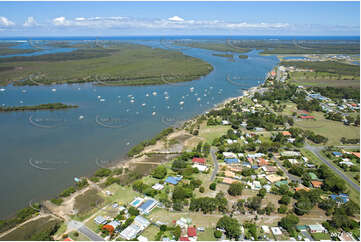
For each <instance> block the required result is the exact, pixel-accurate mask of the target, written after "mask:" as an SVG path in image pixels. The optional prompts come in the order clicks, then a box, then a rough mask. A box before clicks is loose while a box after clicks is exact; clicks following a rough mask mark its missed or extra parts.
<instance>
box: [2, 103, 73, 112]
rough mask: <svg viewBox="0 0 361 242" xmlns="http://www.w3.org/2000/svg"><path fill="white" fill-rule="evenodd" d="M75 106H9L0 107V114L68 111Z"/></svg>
mask: <svg viewBox="0 0 361 242" xmlns="http://www.w3.org/2000/svg"><path fill="white" fill-rule="evenodd" d="M77 107H79V106H77V105H68V104H63V103H47V104H39V105H33V106H9V107H0V112H15V111H36V110H58V109H68V108H77Z"/></svg>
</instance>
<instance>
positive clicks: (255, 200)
mask: <svg viewBox="0 0 361 242" xmlns="http://www.w3.org/2000/svg"><path fill="white" fill-rule="evenodd" d="M261 203H262V198H260V197H257V196H255V197H252V198H248V201H247V207H248V208H250V209H253V210H254V211H257V210H258V209H260V207H261Z"/></svg>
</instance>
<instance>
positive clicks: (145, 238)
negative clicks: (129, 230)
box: [137, 235, 149, 242]
mask: <svg viewBox="0 0 361 242" xmlns="http://www.w3.org/2000/svg"><path fill="white" fill-rule="evenodd" d="M137 239H138V241H140V242H146V241H149V240H148V238H147V237H144V236H142V235H139V236H138V238H137Z"/></svg>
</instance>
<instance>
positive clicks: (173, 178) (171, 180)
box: [165, 176, 182, 185]
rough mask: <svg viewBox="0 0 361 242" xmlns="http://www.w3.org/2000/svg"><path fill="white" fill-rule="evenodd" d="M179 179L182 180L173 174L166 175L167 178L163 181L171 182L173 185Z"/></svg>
mask: <svg viewBox="0 0 361 242" xmlns="http://www.w3.org/2000/svg"><path fill="white" fill-rule="evenodd" d="M180 180H182V179H179V178H177V177H174V176H168V177H167V179H165V182H167V183H170V184H173V185H177V184H178V182H179V181H180Z"/></svg>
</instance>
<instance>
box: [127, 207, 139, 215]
mask: <svg viewBox="0 0 361 242" xmlns="http://www.w3.org/2000/svg"><path fill="white" fill-rule="evenodd" d="M128 213H129V214H130V215H131V216H138V215H139V211H138V209H136V208H135V207H129V208H128Z"/></svg>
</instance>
